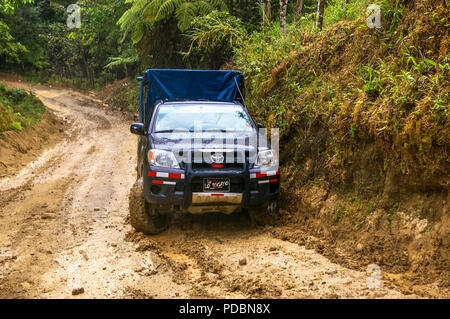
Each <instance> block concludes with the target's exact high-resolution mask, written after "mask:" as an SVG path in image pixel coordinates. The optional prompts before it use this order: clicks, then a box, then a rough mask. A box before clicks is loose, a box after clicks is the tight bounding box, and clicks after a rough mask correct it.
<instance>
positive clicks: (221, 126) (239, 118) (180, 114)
mask: <svg viewBox="0 0 450 319" xmlns="http://www.w3.org/2000/svg"><path fill="white" fill-rule="evenodd" d="M157 112H158V114H157V117H156V122H155V128H154V132H155V133H164V132H173V131H190V132H195V131H222V132H225V131H245V132H251V131H252V130H253V127H252V124H251V121H250V119H249V117H248V116H247V113H246V112H245V111H244V109H243V107H242V106H241V105H234V104H229V105H220V104H219V105H218V104H188V105H187V104H174V105H161V106H160V107H159V109H158V111H157Z"/></svg>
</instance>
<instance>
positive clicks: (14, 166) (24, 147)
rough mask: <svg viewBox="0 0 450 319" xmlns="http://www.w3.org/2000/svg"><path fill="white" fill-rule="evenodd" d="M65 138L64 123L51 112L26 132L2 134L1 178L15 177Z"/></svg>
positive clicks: (0, 154) (0, 149)
mask: <svg viewBox="0 0 450 319" xmlns="http://www.w3.org/2000/svg"><path fill="white" fill-rule="evenodd" d="M63 138H64V122H63V120H61V119H58V118H57V117H56V116H55V115H54V114H53V113H52V112H51V111H48V110H47V111H45V113H44V115H43V116H42V119H41V121H40V122H39V123H38V124H36V125H33V126H32V127H30V128H28V129H26V130H24V131H7V132H3V133H0V178H2V177H6V176H10V175H13V174H15V173H17V172H18V171H20V170H21V169H22V168H24V167H25V166H27V165H28V163H29V162H32V161H34V160H35V159H37V158H39V156H40V155H41V154H42V152H44V151H45V150H46V149H48V148H51V147H53V146H54V145H55V144H56V143H58V142H60V141H61V140H62V139H63Z"/></svg>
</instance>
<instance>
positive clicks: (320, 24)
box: [316, 0, 325, 31]
mask: <svg viewBox="0 0 450 319" xmlns="http://www.w3.org/2000/svg"><path fill="white" fill-rule="evenodd" d="M324 9H325V0H318V2H317V20H316V28H317V29H319V30H320V31H322V27H323V11H324Z"/></svg>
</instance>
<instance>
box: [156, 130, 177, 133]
mask: <svg viewBox="0 0 450 319" xmlns="http://www.w3.org/2000/svg"><path fill="white" fill-rule="evenodd" d="M173 131H174V130H161V131H155V132H153V133H172V132H173Z"/></svg>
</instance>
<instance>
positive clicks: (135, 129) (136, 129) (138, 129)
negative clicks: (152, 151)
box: [130, 123, 145, 135]
mask: <svg viewBox="0 0 450 319" xmlns="http://www.w3.org/2000/svg"><path fill="white" fill-rule="evenodd" d="M130 132H131V133H133V134H136V135H145V130H144V124H142V123H133V124H131V127H130Z"/></svg>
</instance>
